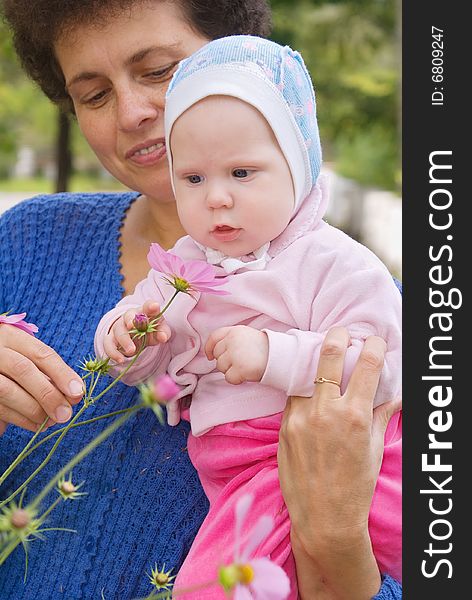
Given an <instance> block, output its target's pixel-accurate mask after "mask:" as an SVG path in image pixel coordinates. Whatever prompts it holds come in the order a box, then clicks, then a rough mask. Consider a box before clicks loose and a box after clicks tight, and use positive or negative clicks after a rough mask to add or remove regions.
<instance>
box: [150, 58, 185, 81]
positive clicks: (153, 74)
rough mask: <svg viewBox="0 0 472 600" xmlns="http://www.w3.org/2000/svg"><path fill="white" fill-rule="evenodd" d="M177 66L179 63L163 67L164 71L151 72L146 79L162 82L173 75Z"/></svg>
mask: <svg viewBox="0 0 472 600" xmlns="http://www.w3.org/2000/svg"><path fill="white" fill-rule="evenodd" d="M177 64H178V63H176V62H174V63H172V64H170V65H168V66H167V67H162V69H156V70H155V71H151V72H150V73H147V74H146V77H149V78H151V79H159V80H160V81H162V80H163V79H165V78H166V76H170V75H171V73H172V71H173V70H174V68H175V67H176V65H177Z"/></svg>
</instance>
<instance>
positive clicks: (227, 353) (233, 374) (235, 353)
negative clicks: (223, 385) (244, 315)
mask: <svg viewBox="0 0 472 600" xmlns="http://www.w3.org/2000/svg"><path fill="white" fill-rule="evenodd" d="M205 354H206V356H207V358H208V360H213V359H215V360H216V368H217V369H218V371H220V372H221V373H224V376H225V379H226V381H227V382H228V383H232V384H233V385H238V384H240V383H244V382H245V381H260V380H261V379H262V376H263V375H264V372H265V370H266V367H267V361H268V359H269V339H268V337H267V335H266V334H265V333H263V332H262V331H259V330H257V329H254V328H253V327H246V326H245V325H235V326H233V327H220V328H219V329H216V330H215V331H213V333H211V334H210V337H209V338H208V340H207V343H206V344H205Z"/></svg>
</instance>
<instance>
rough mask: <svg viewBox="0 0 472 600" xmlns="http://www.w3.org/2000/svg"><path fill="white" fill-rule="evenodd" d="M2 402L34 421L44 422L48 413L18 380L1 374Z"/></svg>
mask: <svg viewBox="0 0 472 600" xmlns="http://www.w3.org/2000/svg"><path fill="white" fill-rule="evenodd" d="M0 403H1V404H3V406H5V407H6V408H10V409H11V410H14V411H15V412H18V413H20V414H21V415H24V416H25V417H26V418H27V419H29V420H30V421H33V423H38V424H39V423H42V422H43V421H44V419H45V418H46V413H45V412H44V410H43V409H42V407H41V406H40V405H39V404H38V402H36V400H35V399H34V398H33V397H32V396H31V395H30V394H28V392H26V391H25V390H24V389H23V388H22V387H20V386H19V385H18V384H17V383H16V382H14V381H11V380H10V379H8V378H7V377H5V376H4V375H1V374H0Z"/></svg>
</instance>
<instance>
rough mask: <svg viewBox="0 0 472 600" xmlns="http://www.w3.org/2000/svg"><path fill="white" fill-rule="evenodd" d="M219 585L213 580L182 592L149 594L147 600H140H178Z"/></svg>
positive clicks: (145, 599)
mask: <svg viewBox="0 0 472 600" xmlns="http://www.w3.org/2000/svg"><path fill="white" fill-rule="evenodd" d="M217 584H218V585H219V582H218V580H217V579H213V580H211V581H207V582H205V583H199V584H198V585H193V586H191V587H187V588H182V589H180V590H175V591H174V590H168V591H165V592H159V593H157V594H156V593H155V592H151V593H150V594H149V596H146V597H145V598H140V599H138V600H161V599H163V598H168V599H169V600H171V599H172V598H176V597H177V596H182V595H183V594H189V593H190V592H198V590H203V589H205V588H208V587H210V586H212V585H217Z"/></svg>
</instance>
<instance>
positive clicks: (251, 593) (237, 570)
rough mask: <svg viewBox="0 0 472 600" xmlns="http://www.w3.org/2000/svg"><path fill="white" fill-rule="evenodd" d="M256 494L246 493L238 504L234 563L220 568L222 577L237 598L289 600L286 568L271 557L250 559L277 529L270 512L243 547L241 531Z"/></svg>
mask: <svg viewBox="0 0 472 600" xmlns="http://www.w3.org/2000/svg"><path fill="white" fill-rule="evenodd" d="M253 499H254V498H253V496H251V495H250V494H245V495H244V496H242V497H241V498H240V499H239V500H238V502H237V503H236V527H235V538H236V540H235V545H234V562H233V564H231V565H227V566H224V567H220V569H219V574H218V575H219V576H218V580H219V582H220V583H221V585H222V586H223V587H224V589H225V591H226V592H230V591H234V596H233V599H234V600H285V598H287V597H288V595H289V593H290V580H289V578H288V576H287V574H286V573H285V571H284V570H283V569H282V568H281V567H279V566H278V565H276V564H275V563H273V562H272V561H271V560H269V559H268V558H254V559H252V560H250V556H251V554H253V552H254V550H256V548H257V547H258V546H259V545H260V544H261V543H262V542H263V541H264V540H265V539H266V538H267V536H268V535H269V533H270V532H271V531H272V529H273V528H274V521H273V519H272V517H270V516H269V515H263V516H262V517H261V518H260V519H259V520H258V521H257V523H256V525H255V526H254V528H253V530H252V531H251V532H250V534H249V538H248V541H247V544H246V546H245V547H244V548H243V549H242V550H241V548H240V546H241V530H242V527H243V524H244V520H245V519H246V515H247V513H248V512H249V509H250V508H251V505H252V502H253Z"/></svg>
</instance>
